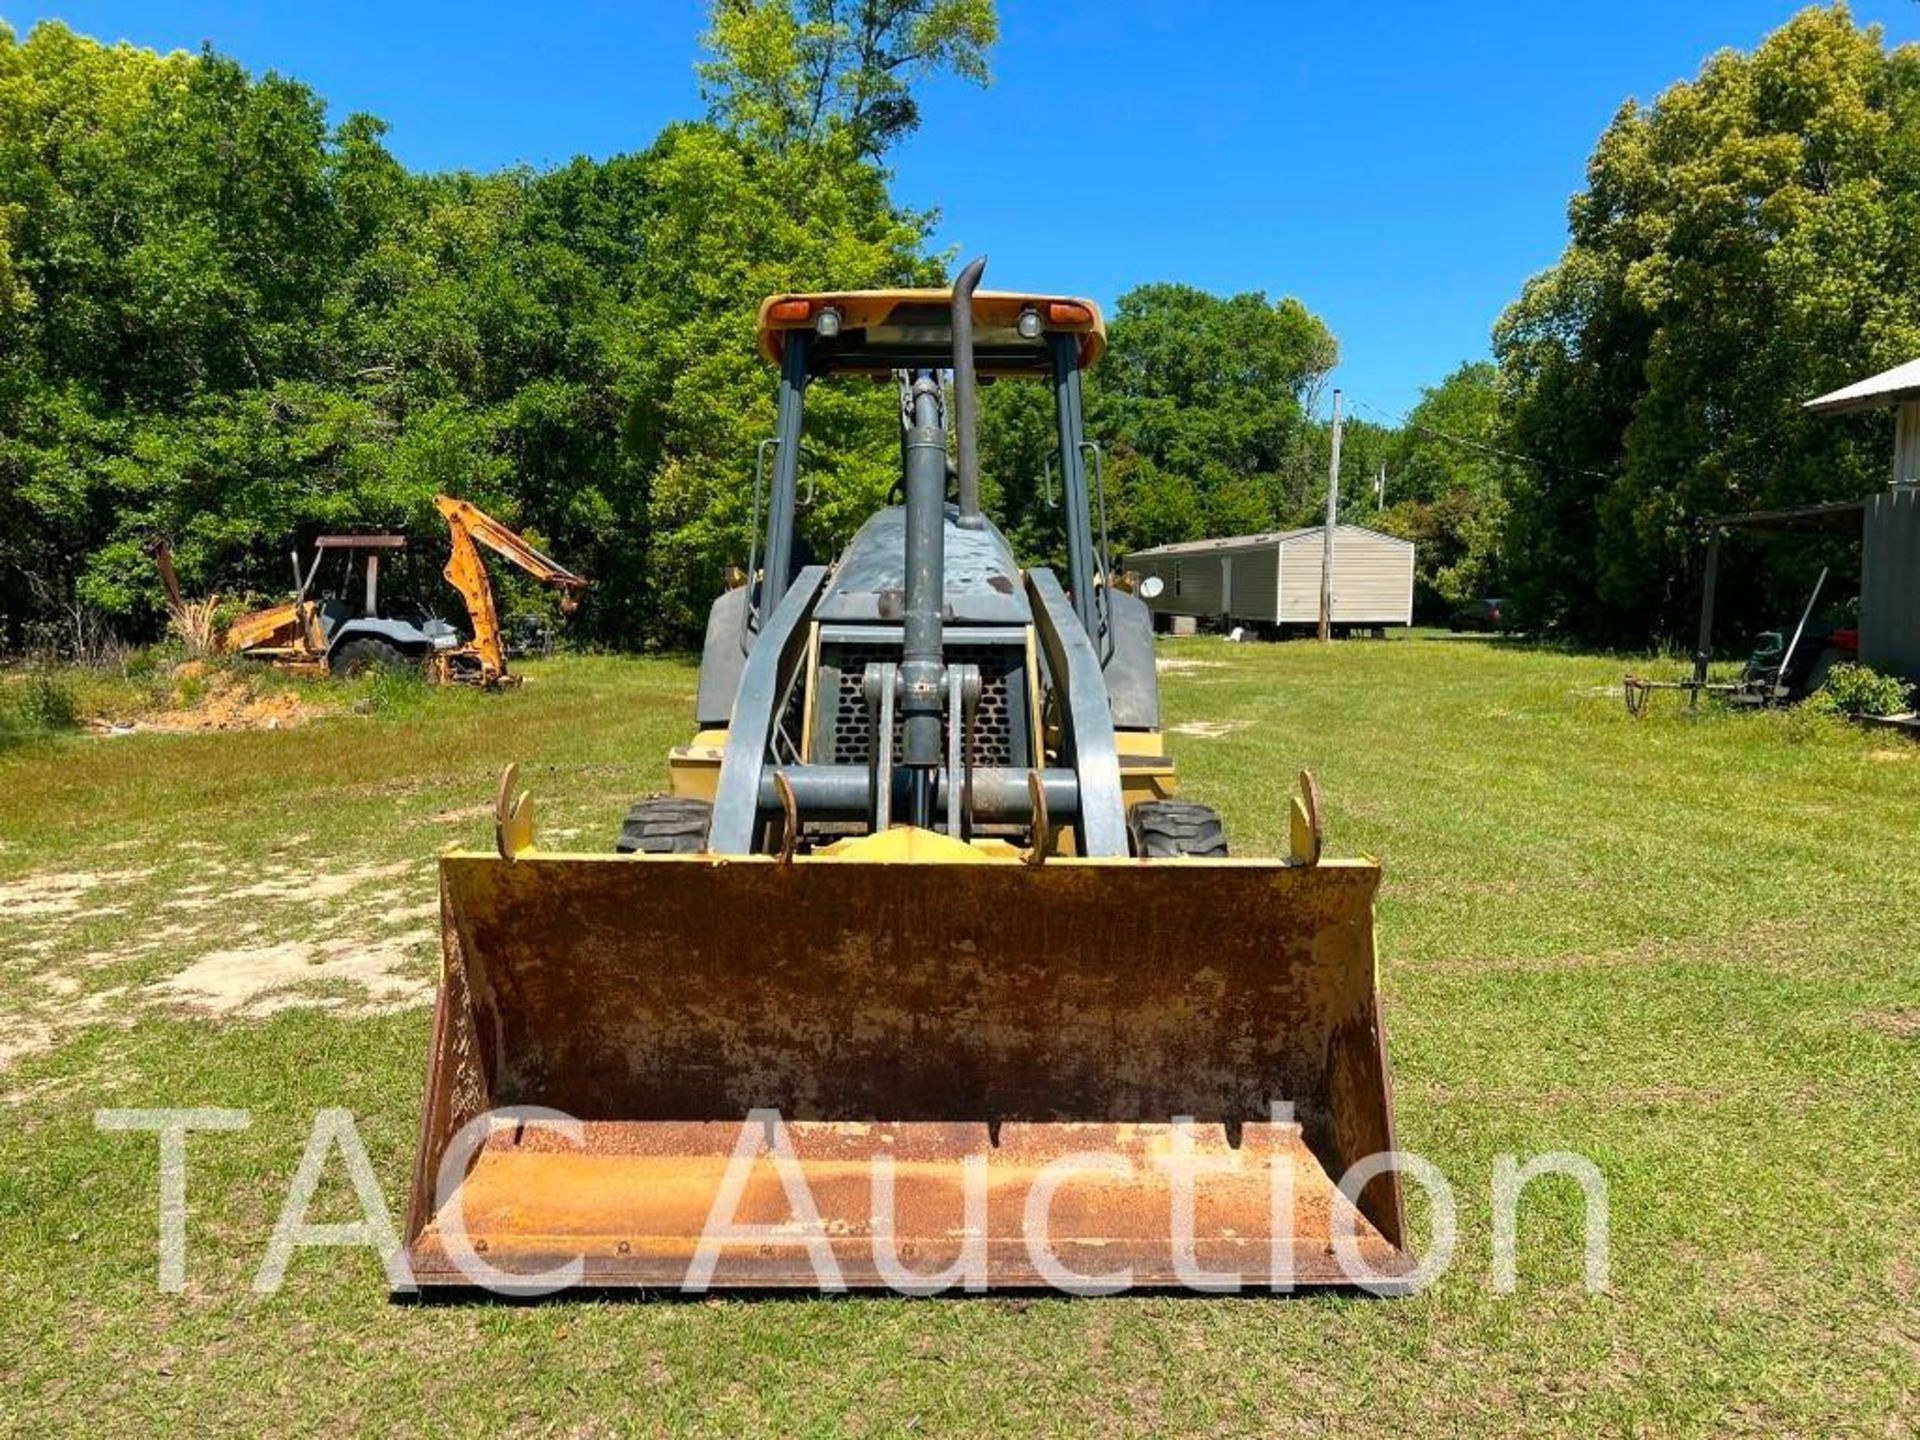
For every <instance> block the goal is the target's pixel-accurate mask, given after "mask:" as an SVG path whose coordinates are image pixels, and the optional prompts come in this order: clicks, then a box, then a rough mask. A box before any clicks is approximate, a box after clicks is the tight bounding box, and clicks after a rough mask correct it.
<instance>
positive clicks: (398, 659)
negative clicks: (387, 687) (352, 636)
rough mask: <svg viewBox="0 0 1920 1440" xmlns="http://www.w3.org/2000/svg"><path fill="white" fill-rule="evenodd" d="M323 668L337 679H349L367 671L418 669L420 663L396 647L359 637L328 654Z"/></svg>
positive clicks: (381, 641)
mask: <svg viewBox="0 0 1920 1440" xmlns="http://www.w3.org/2000/svg"><path fill="white" fill-rule="evenodd" d="M327 668H328V669H329V670H331V671H332V672H333V673H334V674H335V675H336V676H337V677H339V678H340V679H342V680H351V679H352V678H353V677H354V676H356V675H365V674H367V673H368V672H369V671H371V670H418V669H419V668H420V662H419V661H418V660H416V659H415V658H414V657H413V656H411V655H409V654H407V652H406V651H404V650H402V649H401V648H400V647H399V646H398V645H394V644H391V643H389V642H388V641H385V640H377V639H375V638H374V637H373V636H371V635H363V636H361V637H360V638H359V639H357V640H349V641H347V643H346V644H344V645H342V646H341V647H340V648H339V649H337V650H335V651H334V652H333V653H332V654H331V655H329V656H328V657H327Z"/></svg>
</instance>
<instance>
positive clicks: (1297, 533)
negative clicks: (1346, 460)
mask: <svg viewBox="0 0 1920 1440" xmlns="http://www.w3.org/2000/svg"><path fill="white" fill-rule="evenodd" d="M1326 528H1327V527H1326V526H1324V525H1302V526H1301V527H1300V528H1298V529H1296V530H1268V531H1265V532H1263V533H1261V534H1259V535H1228V536H1225V537H1224V538H1222V539H1219V540H1183V541H1181V542H1179V543H1178V544H1175V545H1155V546H1154V547H1153V548H1152V549H1150V550H1130V551H1128V552H1127V558H1128V559H1129V560H1132V559H1135V558H1138V557H1143V556H1148V555H1211V554H1214V553H1215V552H1217V551H1222V550H1257V549H1259V548H1260V547H1261V546H1264V545H1278V544H1280V543H1281V542H1282V541H1284V540H1297V539H1299V538H1300V537H1301V536H1302V535H1318V534H1320V533H1321V532H1322V531H1323V530H1325V529H1326ZM1333 528H1334V529H1335V530H1348V531H1351V532H1353V533H1354V534H1358V535H1374V536H1378V537H1379V538H1380V539H1382V540H1391V541H1392V542H1393V543H1394V544H1396V545H1405V546H1407V547H1408V548H1409V549H1411V548H1412V547H1413V541H1411V540H1403V539H1401V538H1400V537H1399V536H1398V535H1389V534H1387V532H1386V531H1384V530H1373V529H1370V528H1368V527H1367V526H1365V525H1336V526H1334V527H1333Z"/></svg>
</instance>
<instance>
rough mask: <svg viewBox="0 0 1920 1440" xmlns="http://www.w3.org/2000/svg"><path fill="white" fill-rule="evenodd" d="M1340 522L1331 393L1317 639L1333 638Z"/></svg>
mask: <svg viewBox="0 0 1920 1440" xmlns="http://www.w3.org/2000/svg"><path fill="white" fill-rule="evenodd" d="M1339 519H1340V392H1339V391H1338V390H1335V391H1334V392H1333V458H1332V459H1331V460H1330V461H1328V462H1327V524H1326V528H1325V530H1324V531H1323V532H1322V541H1323V543H1322V545H1321V549H1320V638H1321V639H1322V640H1331V639H1332V638H1333V527H1334V525H1335V524H1337V523H1338V521H1339Z"/></svg>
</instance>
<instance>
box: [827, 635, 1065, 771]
mask: <svg viewBox="0 0 1920 1440" xmlns="http://www.w3.org/2000/svg"><path fill="white" fill-rule="evenodd" d="M899 658H900V650H899V647H898V646H895V645H829V646H825V647H823V648H822V651H821V656H820V670H821V674H820V688H821V702H822V703H821V714H820V715H819V716H818V717H817V723H816V725H815V738H814V750H815V753H816V755H817V757H818V758H819V759H821V760H823V761H829V762H831V763H833V764H836V765H865V764H866V763H867V761H868V758H869V757H868V755H867V748H868V747H867V701H866V697H865V696H864V695H863V694H862V693H861V687H862V684H863V683H864V681H865V679H866V673H867V666H868V664H869V663H871V662H874V661H886V660H894V661H897V660H899ZM947 660H948V663H949V664H957V665H978V666H979V667H980V708H979V710H978V711H976V712H975V718H974V726H975V729H974V735H975V741H974V744H975V750H974V763H975V764H976V765H982V766H987V765H993V766H1025V765H1026V764H1027V763H1028V760H1027V740H1026V736H1027V726H1026V713H1025V699H1024V696H1025V673H1026V671H1025V664H1026V649H1025V647H1024V646H1023V645H950V646H948V647H947ZM829 704H831V707H832V708H831V710H829V709H828V705H829ZM900 725H901V722H900V717H899V715H898V714H897V713H896V714H895V716H894V719H893V747H894V750H893V753H894V754H895V755H896V756H898V755H899V753H900V744H901V740H900ZM946 744H947V736H946V730H945V727H944V726H943V727H942V728H941V735H940V745H941V754H943V755H944V754H945V753H946Z"/></svg>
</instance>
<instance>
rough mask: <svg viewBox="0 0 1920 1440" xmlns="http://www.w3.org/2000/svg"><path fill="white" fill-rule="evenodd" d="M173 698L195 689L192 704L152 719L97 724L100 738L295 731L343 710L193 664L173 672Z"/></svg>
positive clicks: (160, 712) (244, 676)
mask: <svg viewBox="0 0 1920 1440" xmlns="http://www.w3.org/2000/svg"><path fill="white" fill-rule="evenodd" d="M173 678H174V681H175V682H176V689H175V696H176V698H179V697H180V696H181V695H182V694H183V693H185V692H186V691H187V690H189V689H197V691H198V693H197V694H195V695H194V697H193V699H192V700H191V701H190V702H187V703H185V704H175V705H173V706H171V707H169V708H167V709H163V710H158V711H155V712H153V713H151V714H144V715H134V716H130V717H114V718H112V719H101V720H97V721H95V722H93V724H94V727H95V729H96V730H98V731H99V732H100V733H102V734H109V735H125V734H129V733H133V732H137V731H141V730H160V731H166V732H170V733H174V734H195V733H199V732H204V731H210V730H291V729H293V728H295V727H296V726H300V725H304V724H306V723H307V722H308V721H309V720H318V719H320V718H321V717H322V716H326V715H337V714H339V713H341V707H340V706H339V705H338V704H335V703H331V702H322V701H316V700H314V699H312V698H310V697H309V696H308V695H306V694H304V693H302V692H301V691H298V690H291V689H282V688H273V689H258V690H257V689H256V688H255V677H253V676H250V675H247V674H244V673H241V672H237V671H232V670H210V669H208V668H207V667H206V666H205V665H204V664H203V663H202V662H200V661H197V660H190V661H188V662H187V663H186V664H184V665H182V666H180V667H179V668H178V669H176V670H175V671H174V672H173Z"/></svg>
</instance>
